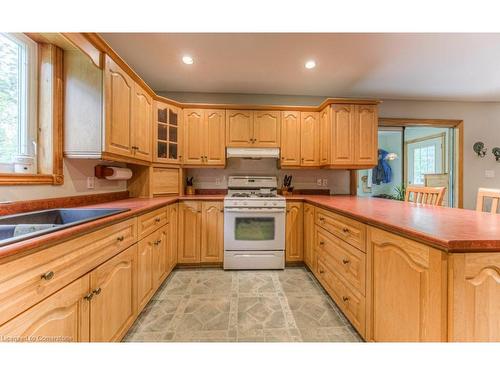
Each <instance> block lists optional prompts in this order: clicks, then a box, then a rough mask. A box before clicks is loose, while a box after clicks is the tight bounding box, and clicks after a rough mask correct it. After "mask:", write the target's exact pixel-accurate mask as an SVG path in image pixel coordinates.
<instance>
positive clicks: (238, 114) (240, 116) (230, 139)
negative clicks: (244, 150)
mask: <svg viewBox="0 0 500 375" xmlns="http://www.w3.org/2000/svg"><path fill="white" fill-rule="evenodd" d="M253 115H254V113H253V111H238V110H227V111H226V145H227V147H252V146H253V142H254V141H253V139H254V134H253Z"/></svg>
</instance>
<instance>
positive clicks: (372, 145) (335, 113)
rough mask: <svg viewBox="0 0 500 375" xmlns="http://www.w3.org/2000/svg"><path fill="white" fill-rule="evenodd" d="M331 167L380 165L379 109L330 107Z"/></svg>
mask: <svg viewBox="0 0 500 375" xmlns="http://www.w3.org/2000/svg"><path fill="white" fill-rule="evenodd" d="M330 118H331V120H330V121H331V127H330V132H331V138H330V139H331V143H330V165H331V166H332V167H342V168H353V169H359V168H370V167H373V166H375V165H376V164H377V151H378V136H377V130H378V113H377V106H376V105H358V104H347V105H346V104H334V105H332V106H331V111H330Z"/></svg>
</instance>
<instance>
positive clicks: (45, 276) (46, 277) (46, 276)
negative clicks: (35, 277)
mask: <svg viewBox="0 0 500 375" xmlns="http://www.w3.org/2000/svg"><path fill="white" fill-rule="evenodd" d="M53 277H54V271H49V272H45V273H44V274H43V275H42V277H41V278H42V279H44V280H50V279H52V278H53Z"/></svg>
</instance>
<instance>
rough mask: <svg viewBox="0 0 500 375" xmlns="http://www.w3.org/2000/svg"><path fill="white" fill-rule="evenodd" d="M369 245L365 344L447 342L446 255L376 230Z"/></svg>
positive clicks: (370, 230) (369, 230)
mask: <svg viewBox="0 0 500 375" xmlns="http://www.w3.org/2000/svg"><path fill="white" fill-rule="evenodd" d="M367 244H368V247H367V262H368V266H367V280H368V282H367V340H370V341H412V342H420V341H446V337H447V333H446V319H447V317H446V312H447V308H446V303H447V295H446V277H447V272H446V266H447V263H446V253H444V252H442V251H439V250H437V249H433V248H431V247H429V246H426V245H424V244H421V243H418V242H415V241H412V240H409V239H406V238H404V237H401V236H398V235H395V234H391V233H388V232H386V231H383V230H380V229H375V228H372V227H369V229H368V240H367ZM462 302H463V301H462Z"/></svg>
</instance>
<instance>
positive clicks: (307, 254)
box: [303, 203, 316, 273]
mask: <svg viewBox="0 0 500 375" xmlns="http://www.w3.org/2000/svg"><path fill="white" fill-rule="evenodd" d="M303 228H304V262H305V264H306V265H307V267H309V269H310V270H311V271H312V272H313V273H316V251H315V249H314V232H315V225H314V206H313V205H311V204H309V203H304V225H303Z"/></svg>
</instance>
